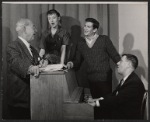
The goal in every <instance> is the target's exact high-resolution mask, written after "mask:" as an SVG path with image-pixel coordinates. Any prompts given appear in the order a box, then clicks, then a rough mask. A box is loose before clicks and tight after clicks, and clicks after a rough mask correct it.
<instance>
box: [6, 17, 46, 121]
mask: <svg viewBox="0 0 150 122" xmlns="http://www.w3.org/2000/svg"><path fill="white" fill-rule="evenodd" d="M16 31H17V34H18V38H17V39H16V40H15V41H12V42H11V43H10V44H8V46H7V63H8V108H9V110H10V115H11V118H10V119H30V75H34V76H35V77H37V76H38V75H39V73H40V68H39V67H41V65H43V64H42V63H41V62H43V61H44V60H41V59H40V57H39V53H38V52H37V50H36V49H35V48H33V47H32V46H31V45H30V42H31V41H32V40H34V36H35V33H36V31H37V30H36V28H35V26H34V24H33V23H32V21H31V20H29V19H24V18H21V19H20V20H19V21H18V22H17V24H16ZM43 66H44V65H43Z"/></svg>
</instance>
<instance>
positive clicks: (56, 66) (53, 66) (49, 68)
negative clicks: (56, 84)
mask: <svg viewBox="0 0 150 122" xmlns="http://www.w3.org/2000/svg"><path fill="white" fill-rule="evenodd" d="M62 68H63V64H51V65H47V66H46V67H44V68H40V69H41V70H42V71H58V70H63V69H62Z"/></svg>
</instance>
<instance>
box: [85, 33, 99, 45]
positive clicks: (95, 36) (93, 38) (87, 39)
mask: <svg viewBox="0 0 150 122" xmlns="http://www.w3.org/2000/svg"><path fill="white" fill-rule="evenodd" d="M97 38H98V34H95V35H94V36H93V37H92V38H90V39H89V38H86V37H85V40H86V42H88V43H90V42H93V41H95V40H96V39H97Z"/></svg>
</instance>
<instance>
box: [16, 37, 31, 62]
mask: <svg viewBox="0 0 150 122" xmlns="http://www.w3.org/2000/svg"><path fill="white" fill-rule="evenodd" d="M17 41H18V42H19V44H20V46H21V48H22V49H23V51H24V52H25V54H26V55H27V57H28V58H29V59H30V60H31V62H32V61H33V57H32V56H31V54H30V52H29V50H28V49H27V47H26V45H25V44H24V43H23V42H22V41H21V40H20V39H19V38H18V40H17Z"/></svg>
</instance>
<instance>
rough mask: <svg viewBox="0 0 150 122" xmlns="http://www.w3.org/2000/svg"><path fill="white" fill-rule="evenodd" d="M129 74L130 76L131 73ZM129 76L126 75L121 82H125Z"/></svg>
mask: <svg viewBox="0 0 150 122" xmlns="http://www.w3.org/2000/svg"><path fill="white" fill-rule="evenodd" d="M130 74H131V73H130ZM130 74H128V75H126V76H125V77H124V78H123V81H125V80H126V79H127V78H128V77H129V75H130Z"/></svg>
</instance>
